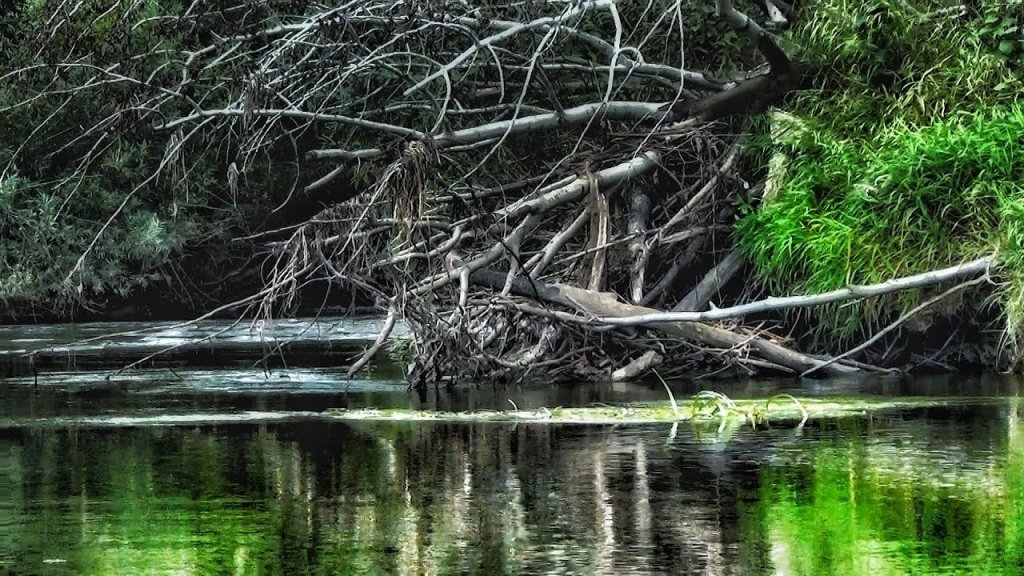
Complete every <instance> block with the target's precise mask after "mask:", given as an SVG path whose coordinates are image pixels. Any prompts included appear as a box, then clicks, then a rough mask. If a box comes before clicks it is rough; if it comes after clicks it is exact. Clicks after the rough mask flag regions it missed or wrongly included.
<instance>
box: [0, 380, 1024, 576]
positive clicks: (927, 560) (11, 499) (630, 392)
mask: <svg viewBox="0 0 1024 576" xmlns="http://www.w3.org/2000/svg"><path fill="white" fill-rule="evenodd" d="M341 373H342V371H341V370H337V371H334V370H330V369H312V368H308V369H291V370H282V371H278V372H275V373H272V374H271V375H270V376H269V377H267V375H266V374H263V373H260V372H259V371H227V370H213V371H210V370H178V371H175V372H174V373H173V374H172V373H170V372H167V371H163V372H161V371H153V372H144V373H134V374H132V375H130V376H118V377H116V378H113V379H111V380H107V379H105V378H104V377H103V376H104V375H103V374H93V375H82V374H78V375H70V374H59V373H48V374H43V375H42V376H41V377H40V378H39V379H38V381H36V380H35V379H32V378H20V379H8V380H5V381H0V574H5V573H6V574H103V575H106V574H289V575H290V574H396V573H399V574H689V573H692V574H811V575H813V574H871V575H885V574H1021V573H1024V434H1022V432H1021V414H1022V412H1021V402H1020V400H1019V394H1020V388H1021V385H1020V382H1019V381H1016V380H1010V379H1002V378H988V379H985V380H964V379H949V378H947V379H918V380H867V381H829V382H822V383H816V384H812V383H805V384H804V385H802V386H801V385H800V384H799V383H797V382H793V381H775V382H734V383H714V384H711V383H707V382H704V383H694V382H689V383H684V382H677V383H673V387H674V388H675V391H676V393H677V395H678V396H685V395H686V394H687V393H691V392H693V391H696V390H698V389H701V388H714V389H717V390H721V391H725V392H727V393H729V394H731V395H733V396H737V397H740V396H758V395H765V394H771V393H774V392H778V391H789V392H801V393H803V394H811V395H846V396H848V395H853V394H867V393H869V394H898V395H901V396H906V395H928V396H935V395H949V394H954V395H963V394H965V393H967V392H970V393H971V394H973V395H975V396H978V395H983V396H985V398H977V399H974V400H972V401H969V402H958V403H955V404H951V405H950V406H948V407H944V408H927V409H916V410H906V411H903V412H899V413H889V414H887V415H886V416H885V417H875V418H868V417H863V418H845V419H839V420H826V421H822V422H816V423H812V424H810V425H808V426H807V427H805V428H804V429H802V430H793V429H776V430H771V429H769V430H763V429H762V430H758V431H753V430H750V429H741V430H739V431H730V433H729V435H728V436H722V435H720V434H719V433H718V431H717V427H715V426H710V427H707V428H703V427H692V426H689V425H685V426H680V427H679V429H678V430H676V431H675V432H674V433H673V432H672V430H671V428H670V427H669V426H662V425H644V426H631V425H621V426H580V425H538V424H517V425H512V424H498V423H487V424H440V423H409V422H405V423H388V424H382V423H371V422H358V423H342V422H336V421H329V420H326V419H324V418H322V417H321V416H320V415H319V413H320V412H321V411H322V410H324V409H326V408H328V407H338V406H348V407H359V406H400V407H410V408H417V407H431V408H440V409H446V410H453V409H458V410H462V409H471V408H493V407H502V406H503V405H506V404H507V403H508V401H509V400H512V402H515V403H516V404H518V405H519V406H520V407H521V408H532V407H537V406H549V407H554V406H557V405H562V406H569V405H580V404H593V403H618V402H625V401H629V400H653V399H661V398H662V395H663V390H661V388H660V385H657V386H653V387H645V386H640V385H632V386H614V387H613V386H610V385H607V386H597V385H586V386H577V387H571V388H565V387H557V388H556V387H551V388H533V389H526V390H524V389H479V390H457V391H454V392H452V393H443V392H438V393H433V392H432V393H430V394H428V395H426V396H424V397H420V396H417V395H416V394H411V393H407V392H406V391H405V389H404V387H403V386H401V385H400V384H398V383H396V382H394V381H387V380H363V381H358V380H357V381H353V382H345V381H342V379H341V378H340V374H341ZM346 384H347V385H348V392H344V391H342V390H340V389H341V388H344V386H345V385H346Z"/></svg>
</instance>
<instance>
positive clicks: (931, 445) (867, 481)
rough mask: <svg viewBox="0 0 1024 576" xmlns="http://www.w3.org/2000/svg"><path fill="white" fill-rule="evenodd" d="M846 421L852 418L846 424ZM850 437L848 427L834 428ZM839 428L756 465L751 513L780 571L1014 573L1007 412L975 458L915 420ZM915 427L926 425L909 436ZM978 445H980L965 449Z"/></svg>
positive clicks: (1019, 563)
mask: <svg viewBox="0 0 1024 576" xmlns="http://www.w3.org/2000/svg"><path fill="white" fill-rule="evenodd" d="M851 424H852V423H851ZM844 428H845V429H846V433H847V434H850V435H851V436H852V434H855V433H856V432H855V431H856V430H857V428H858V426H856V425H850V424H848V425H847V426H842V425H841V426H840V429H841V430H842V429H844ZM908 428H909V430H907V432H908V434H907V436H905V437H903V438H896V439H892V438H885V437H872V435H870V434H869V436H868V438H867V439H861V438H856V437H850V436H848V437H846V438H844V439H843V440H841V441H838V442H836V443H834V444H832V445H819V446H816V447H815V448H813V449H808V450H806V451H802V452H801V453H799V454H798V455H797V454H794V455H793V457H792V458H784V459H782V460H781V461H779V462H777V463H776V464H775V465H773V466H771V467H769V468H768V469H766V470H765V472H764V473H763V475H762V483H761V489H760V492H759V494H758V499H759V502H758V505H757V507H758V511H757V515H758V516H759V517H760V518H762V519H763V524H759V525H757V526H756V529H757V530H758V531H760V530H765V531H766V534H767V537H768V539H769V540H770V541H771V542H772V543H773V544H772V546H773V548H774V549H776V550H779V551H784V554H783V555H782V558H781V560H782V561H781V562H779V563H777V564H776V569H777V570H779V571H780V572H784V573H787V574H835V575H837V576H845V575H851V576H852V575H856V574H869V573H870V574H875V575H878V576H889V575H902V574H993V575H996V574H1020V572H1021V569H1022V567H1024V436H1022V435H1021V432H1020V430H1019V422H1018V421H1016V420H1013V421H1011V422H1010V425H1009V427H1008V429H1007V430H1005V432H1007V436H1006V437H1005V438H1002V439H998V440H995V443H996V445H997V446H998V448H997V454H998V455H999V456H998V458H995V459H994V461H995V462H994V465H989V466H986V465H984V464H982V463H980V462H978V461H976V460H975V455H976V454H973V453H972V452H971V451H970V448H971V446H962V447H958V449H956V450H951V451H948V452H946V451H944V449H943V448H941V447H940V446H939V442H938V441H937V440H934V441H933V440H931V439H929V438H928V436H927V432H928V431H927V430H926V429H924V427H922V426H920V425H919V424H910V425H908ZM918 432H924V433H925V434H919V433H918ZM973 447H974V448H975V449H980V450H984V449H985V448H984V447H983V446H981V445H975V446H973Z"/></svg>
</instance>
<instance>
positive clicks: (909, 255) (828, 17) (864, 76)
mask: <svg viewBox="0 0 1024 576" xmlns="http://www.w3.org/2000/svg"><path fill="white" fill-rule="evenodd" d="M946 4H949V6H946ZM946 8H949V9H953V8H955V7H954V6H952V4H951V3H943V5H942V6H939V7H938V9H936V6H935V5H934V3H931V2H910V3H907V2H899V3H898V2H887V1H881V2H869V3H866V4H860V3H847V2H843V1H839V0H824V1H822V2H820V3H817V4H814V5H812V6H810V7H808V8H807V9H806V11H805V12H804V14H803V15H802V18H801V21H804V22H807V24H806V25H804V26H803V27H801V28H799V29H798V30H796V31H795V32H794V36H795V39H796V40H797V41H798V43H800V44H801V46H802V48H803V51H802V55H803V60H804V61H805V62H806V69H807V71H808V73H809V74H810V75H811V78H812V82H813V85H814V86H815V88H812V89H809V90H806V91H804V92H803V93H801V94H799V95H797V96H796V97H795V98H794V99H793V101H792V103H791V106H790V107H789V109H788V112H789V113H790V114H786V115H783V114H777V115H776V116H775V118H774V126H773V141H772V143H771V146H773V149H774V151H775V153H776V157H775V158H774V159H773V161H772V162H770V167H769V179H770V184H771V185H770V187H769V188H770V189H771V190H772V192H771V194H769V196H768V198H767V199H766V201H765V202H764V204H763V205H762V206H761V207H760V208H759V209H758V210H750V211H748V213H747V215H746V216H745V217H744V218H743V219H742V220H741V222H740V223H739V225H738V231H739V237H740V244H741V246H742V248H743V249H744V250H745V251H746V253H747V254H748V255H749V257H750V258H751V260H752V261H753V263H754V264H755V266H756V268H757V271H758V273H759V275H760V277H761V279H762V280H763V281H764V282H765V283H766V284H767V286H769V287H770V288H771V289H772V290H775V291H779V292H789V293H792V292H796V293H811V292H820V291H825V290H830V289H835V288H839V287H842V286H844V285H846V284H849V283H872V282H881V281H884V280H887V279H890V278H893V277H896V276H903V275H908V274H914V273H920V272H924V271H927V270H930V269H934V268H939V267H945V266H950V265H953V264H956V263H958V262H960V261H962V260H964V259H968V258H975V257H979V256H983V255H987V254H991V253H992V252H994V251H996V250H997V249H998V250H1000V251H1001V252H1000V254H1001V259H1002V262H1004V263H1005V264H1007V275H1008V278H1009V280H1010V282H1009V283H1008V284H1007V285H1006V287H1005V288H1004V290H1003V297H1004V303H1005V305H1006V309H1007V312H1008V315H1009V324H1010V328H1011V330H1013V331H1016V330H1017V328H1018V327H1019V326H1020V325H1021V321H1022V319H1024V252H1021V248H1022V244H1021V239H1020V236H1021V233H1022V232H1021V227H1022V224H1021V222H1022V220H1021V219H1020V214H1021V210H1022V207H1024V204H1022V202H1024V187H1022V182H1024V141H1022V139H1021V136H1020V135H1021V134H1024V105H1021V104H1020V103H1018V102H1015V99H1016V95H1017V94H1018V93H1019V92H1020V91H1021V90H1022V89H1024V83H1022V82H1021V78H1020V76H1019V75H1017V74H1016V73H1015V72H1014V71H1013V70H1012V69H1011V67H1010V66H1008V65H1007V61H1006V59H1005V58H1002V57H1001V56H1000V52H999V50H998V49H993V48H992V47H991V42H992V41H993V38H994V37H995V35H997V34H999V33H993V32H992V28H991V26H990V24H991V23H989V24H986V22H989V18H988V17H987V16H984V14H991V13H993V11H996V8H995V7H993V6H991V5H990V6H986V7H985V9H984V11H983V12H982V14H976V15H971V14H964V15H961V13H960V12H956V11H950V10H947V9H946ZM1000 22H1001V20H1000ZM1000 33H1001V32H1000ZM1018 263H1019V264H1018ZM915 300H916V297H915V295H904V296H902V297H901V298H900V299H899V300H895V299H889V300H885V299H883V300H882V301H881V302H880V303H879V302H874V303H865V304H861V305H858V306H845V307H840V306H832V307H827V308H824V309H823V311H821V316H820V318H821V319H822V320H824V323H823V325H822V326H821V327H820V331H821V332H823V333H824V332H828V333H831V335H834V336H837V337H838V338H839V339H844V338H846V337H849V336H851V335H853V334H855V333H856V331H857V330H858V329H859V328H862V327H863V322H864V321H865V320H867V321H872V320H875V319H879V318H881V317H882V315H883V314H885V313H886V312H889V311H892V310H893V305H896V307H897V308H904V309H905V308H906V307H908V306H911V305H913V304H914V303H915Z"/></svg>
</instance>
